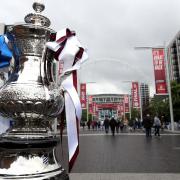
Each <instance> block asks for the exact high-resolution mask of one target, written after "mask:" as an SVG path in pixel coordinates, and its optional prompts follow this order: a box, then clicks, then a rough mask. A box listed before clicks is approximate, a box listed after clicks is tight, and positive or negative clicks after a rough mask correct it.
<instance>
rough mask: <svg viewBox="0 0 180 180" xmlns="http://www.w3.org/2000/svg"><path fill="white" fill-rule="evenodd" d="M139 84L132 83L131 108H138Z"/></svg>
mask: <svg viewBox="0 0 180 180" xmlns="http://www.w3.org/2000/svg"><path fill="white" fill-rule="evenodd" d="M139 98H140V97H139V84H138V82H132V107H133V108H140V99H139Z"/></svg>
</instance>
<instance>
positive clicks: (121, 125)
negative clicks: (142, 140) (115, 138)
mask: <svg viewBox="0 0 180 180" xmlns="http://www.w3.org/2000/svg"><path fill="white" fill-rule="evenodd" d="M123 128H124V123H123V120H122V119H121V121H120V130H121V132H123Z"/></svg>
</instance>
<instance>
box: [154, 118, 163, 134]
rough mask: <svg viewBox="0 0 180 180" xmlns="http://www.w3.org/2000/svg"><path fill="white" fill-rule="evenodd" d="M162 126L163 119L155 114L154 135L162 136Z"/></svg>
mask: <svg viewBox="0 0 180 180" xmlns="http://www.w3.org/2000/svg"><path fill="white" fill-rule="evenodd" d="M160 127H161V121H160V119H159V118H158V116H155V117H154V135H155V136H156V135H158V136H160V132H159V129H160Z"/></svg>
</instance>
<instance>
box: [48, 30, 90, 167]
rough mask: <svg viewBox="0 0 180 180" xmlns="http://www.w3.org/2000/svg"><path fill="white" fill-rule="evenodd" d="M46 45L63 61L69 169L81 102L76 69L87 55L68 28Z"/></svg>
mask: <svg viewBox="0 0 180 180" xmlns="http://www.w3.org/2000/svg"><path fill="white" fill-rule="evenodd" d="M46 46H47V47H48V48H49V49H51V50H52V51H54V52H55V53H56V59H57V60H59V61H61V62H63V72H62V74H61V79H62V80H63V81H62V87H63V88H64V97H65V111H66V123H67V133H68V148H69V169H71V168H72V166H73V164H74V161H75V159H76V157H77V154H78V151H79V137H78V127H79V122H80V119H81V115H82V109H81V103H80V100H79V97H78V94H77V91H76V88H77V84H76V83H77V79H76V78H77V77H76V70H77V69H79V68H80V65H81V63H82V62H84V61H85V60H86V59H87V58H88V55H87V53H86V52H85V51H84V49H83V48H82V46H81V44H80V42H79V41H78V39H77V37H76V36H75V32H73V31H70V30H69V29H63V30H61V31H58V32H57V34H56V41H54V42H48V43H47V44H46Z"/></svg>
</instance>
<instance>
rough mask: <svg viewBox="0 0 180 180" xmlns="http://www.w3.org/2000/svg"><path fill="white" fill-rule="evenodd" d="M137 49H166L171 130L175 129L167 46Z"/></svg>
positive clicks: (139, 48) (165, 59) (137, 48)
mask: <svg viewBox="0 0 180 180" xmlns="http://www.w3.org/2000/svg"><path fill="white" fill-rule="evenodd" d="M134 49H135V50H143V49H150V50H152V49H163V50H164V61H165V67H166V81H167V88H168V95H169V109H170V118H171V130H172V131H174V115H173V105H172V96H171V83H170V77H169V64H168V58H167V49H166V46H165V45H164V46H156V47H151V46H143V47H135V48H134Z"/></svg>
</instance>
